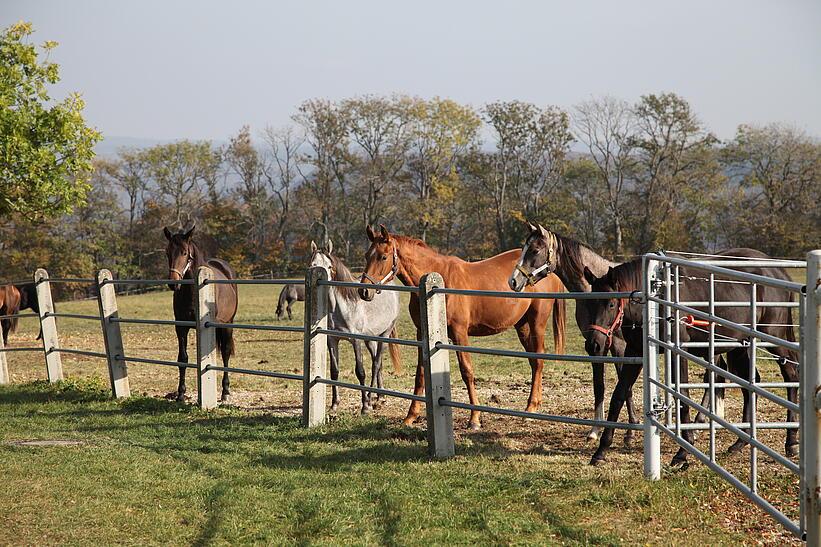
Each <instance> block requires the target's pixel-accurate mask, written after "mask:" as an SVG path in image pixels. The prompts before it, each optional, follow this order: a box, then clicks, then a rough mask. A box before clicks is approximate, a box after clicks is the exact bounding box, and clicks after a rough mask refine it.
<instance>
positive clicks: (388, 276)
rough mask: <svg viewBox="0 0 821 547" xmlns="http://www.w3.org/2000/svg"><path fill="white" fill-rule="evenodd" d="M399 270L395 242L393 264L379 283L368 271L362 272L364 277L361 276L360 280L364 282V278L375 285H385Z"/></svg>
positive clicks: (378, 290)
mask: <svg viewBox="0 0 821 547" xmlns="http://www.w3.org/2000/svg"><path fill="white" fill-rule="evenodd" d="M397 271H399V255H397V254H396V243H394V244H393V266H392V267H391V271H389V272H388V273H387V274H386V275H385V277H383V278H382V279H380V280H379V282H378V283H377V282H376V281H374V280H373V278H372V277H371V276H369V275H368V274H367V272H362V277H361V278H359V282H360V283H361V282H363V281H364V280H366V279H367V280H368V281H370V282H371V283H372V284H374V285H384V284H385V283H387V282H388V281H390V280H392V279H393V278H394V277H395V276H396V272H397ZM381 292H382V290H381V289H376V294H379V293H381Z"/></svg>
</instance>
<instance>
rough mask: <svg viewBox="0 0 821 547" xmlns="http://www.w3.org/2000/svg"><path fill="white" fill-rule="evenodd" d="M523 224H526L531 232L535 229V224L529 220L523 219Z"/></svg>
mask: <svg viewBox="0 0 821 547" xmlns="http://www.w3.org/2000/svg"><path fill="white" fill-rule="evenodd" d="M525 224H527V229H528V230H530V231H531V232H535V231H536V230H537V228H536V225H535V224H533V223H532V222H530V221H529V220H527V219H525Z"/></svg>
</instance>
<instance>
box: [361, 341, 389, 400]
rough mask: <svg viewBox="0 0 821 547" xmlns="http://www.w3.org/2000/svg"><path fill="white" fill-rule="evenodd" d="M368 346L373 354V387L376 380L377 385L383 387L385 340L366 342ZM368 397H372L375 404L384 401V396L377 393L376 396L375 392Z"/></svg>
mask: <svg viewBox="0 0 821 547" xmlns="http://www.w3.org/2000/svg"><path fill="white" fill-rule="evenodd" d="M365 344H366V345H367V347H368V352H369V353H370V354H371V387H374V382H376V387H378V388H380V389H381V388H382V354H383V352H384V351H385V343H384V342H373V341H371V342H366V343H365ZM368 397H370V399H371V402H372V403H373V404H374V405H375V404H376V403H377V402H378V403H381V402H382V401H384V399H385V398H384V397H383V396H382V395H380V394H378V393H377V394H376V397H374V396H373V393H369V394H368Z"/></svg>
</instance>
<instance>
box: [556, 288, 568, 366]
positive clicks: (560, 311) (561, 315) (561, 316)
mask: <svg viewBox="0 0 821 547" xmlns="http://www.w3.org/2000/svg"><path fill="white" fill-rule="evenodd" d="M566 320H567V300H566V299H564V298H557V299H556V300H554V304H553V345H554V346H555V348H556V353H564V329H565V322H566Z"/></svg>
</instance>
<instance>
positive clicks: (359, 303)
mask: <svg viewBox="0 0 821 547" xmlns="http://www.w3.org/2000/svg"><path fill="white" fill-rule="evenodd" d="M311 253H312V254H311V261H310V264H311V266H322V267H324V268H326V269H327V270H328V271H329V272H330V273H331V279H332V280H334V281H356V278H355V277H354V276H353V274H351V271H350V270H349V269H348V267H347V266H345V264H344V263H343V262H342V260H340V259H339V257H337V256H336V255H334V254H333V243H332V242H331V241H330V240H329V241H328V249H327V250H323V249H319V248H318V247H317V245H316V243H314V242H313V241H312V242H311ZM328 304H329V309H328V323H329V324H328V328H329V329H333V330H338V331H342V332H351V333H355V334H367V335H370V336H390V337H391V338H397V334H396V319H397V317H398V316H399V294H398V293H396V292H395V291H383V292H381V293H380V294H378V295H376V297H375V298H374V299H373V300H371V301H363V300H361V299H360V298H359V295H358V294H357V292H356V289H355V288H352V287H330V290H329V291H328ZM350 342H351V345H353V351H354V358H355V359H356V369H355V370H356V377H357V379H358V380H359V385H361V386H364V385H365V368H364V366H363V364H362V347H361V345H360V342H359V340H354V339H350ZM365 346H366V347H367V348H368V353H370V355H371V387H373V385H374V381H375V382H376V386H377V387H379V388H381V387H382V352H383V351H384V349H385V344H384V342H374V341H367V342H365ZM388 347H389V353H390V356H391V361H392V362H393V369H394V371H395V372H399V370H400V368H401V362H400V355H399V346H398V345H397V344H388ZM328 352H329V353H330V355H331V379H333V380H337V379H339V338H337V337H335V336H328ZM382 399H383V397H382V396H381V395H378V396H377V401H382ZM338 407H339V392H338V390H337V387H336V386H333V397H332V400H331V411H332V412H335V411H336V410H337V408H338ZM372 408H373V407H372V404H371V397H370V394H369V393H366V392H365V391H362V410H361V412H362V414H369V413H370V412H371V410H372Z"/></svg>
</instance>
